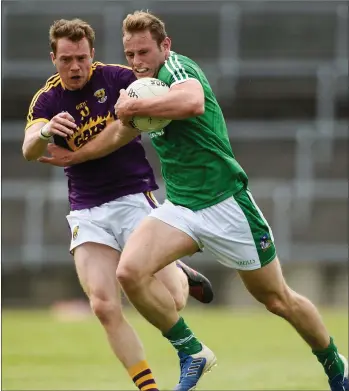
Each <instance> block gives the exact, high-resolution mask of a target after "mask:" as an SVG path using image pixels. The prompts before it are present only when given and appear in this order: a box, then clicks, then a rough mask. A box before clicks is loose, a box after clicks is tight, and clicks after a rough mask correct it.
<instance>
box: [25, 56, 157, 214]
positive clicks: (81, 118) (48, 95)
mask: <svg viewBox="0 0 349 391" xmlns="http://www.w3.org/2000/svg"><path fill="white" fill-rule="evenodd" d="M134 80H135V77H134V75H133V73H132V71H131V70H130V69H129V68H127V67H124V66H121V65H105V64H102V63H100V62H95V63H93V65H92V68H91V74H90V79H89V81H88V82H87V83H86V85H85V86H84V87H83V88H82V89H81V90H76V91H70V90H67V89H65V88H64V85H63V83H62V80H61V78H60V76H59V74H58V73H57V74H55V75H53V76H51V77H50V78H49V79H48V80H47V82H46V85H45V86H44V87H43V88H41V89H40V90H39V91H38V92H37V93H36V94H35V95H34V97H33V99H32V102H31V104H30V107H29V112H28V116H27V125H26V129H27V128H28V127H29V126H31V125H33V124H34V123H36V122H49V121H50V120H51V118H52V117H54V116H55V115H57V114H58V113H61V112H62V111H67V112H68V113H69V114H71V115H72V116H73V117H74V119H75V123H76V124H77V126H78V127H77V129H76V130H75V132H74V135H73V136H71V137H68V138H67V139H64V138H63V137H59V136H54V142H55V143H56V144H58V145H60V146H63V147H65V148H68V149H70V150H72V151H76V150H77V149H79V148H81V147H82V146H83V145H84V144H85V143H87V142H88V141H90V140H91V139H92V138H94V137H95V136H96V135H97V134H98V133H100V132H101V131H102V130H103V129H104V128H105V127H106V125H107V124H108V123H109V122H111V121H114V120H115V119H116V116H115V114H114V105H115V103H116V101H117V99H118V98H119V91H120V89H122V88H125V89H126V88H127V86H128V85H129V84H130V83H132V82H133V81H134ZM64 170H65V174H66V176H67V177H68V189H69V202H70V206H71V209H72V210H76V209H85V208H92V207H94V206H99V205H101V204H103V203H105V202H109V201H112V200H114V199H116V198H119V197H122V196H125V195H128V194H135V193H141V192H146V191H151V190H156V189H157V188H158V187H157V185H156V182H155V178H154V173H153V170H152V168H151V166H150V165H149V162H148V160H147V158H146V156H145V151H144V148H143V146H142V144H141V140H140V137H137V138H136V139H135V140H133V141H131V142H130V143H129V144H128V145H125V146H124V147H122V148H120V149H119V150H117V151H115V152H113V153H111V154H110V155H108V156H106V157H104V158H101V159H97V160H91V161H88V162H85V163H81V164H77V165H75V166H71V167H66V168H65V169H64Z"/></svg>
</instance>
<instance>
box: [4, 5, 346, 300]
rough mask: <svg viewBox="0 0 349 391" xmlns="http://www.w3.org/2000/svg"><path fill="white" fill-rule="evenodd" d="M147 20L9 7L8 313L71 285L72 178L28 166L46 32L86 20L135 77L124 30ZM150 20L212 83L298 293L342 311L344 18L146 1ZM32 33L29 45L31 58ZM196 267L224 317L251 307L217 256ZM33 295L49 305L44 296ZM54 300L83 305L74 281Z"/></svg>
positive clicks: (96, 11)
mask: <svg viewBox="0 0 349 391" xmlns="http://www.w3.org/2000/svg"><path fill="white" fill-rule="evenodd" d="M63 3H64V2H63ZM67 4H68V3H67ZM141 8H144V2H141V1H128V2H127V1H113V2H108V1H99V2H98V4H97V3H93V2H86V1H70V2H69V5H67V7H64V6H62V2H60V4H58V3H56V2H54V1H46V2H45V3H43V2H37V1H7V2H4V3H3V12H2V32H3V62H2V92H3V98H2V109H3V110H2V113H3V118H2V143H3V148H2V165H3V170H2V175H3V181H2V227H3V229H2V250H3V251H2V266H3V268H2V270H3V274H4V275H6V276H7V277H6V279H4V282H3V283H4V290H3V298H4V300H5V302H6V299H8V300H9V301H11V299H14V298H17V299H19V301H21V300H23V299H24V298H25V297H28V296H30V297H31V296H32V297H33V298H34V299H35V300H38V299H39V298H40V296H39V295H35V294H34V293H33V291H32V290H31V289H30V288H28V287H27V288H25V286H27V285H26V284H25V283H24V282H23V281H24V280H25V279H24V277H23V276H28V275H30V276H31V277H30V278H31V281H34V282H32V284H33V285H34V286H35V287H37V286H38V284H40V283H41V282H40V281H41V280H40V279H39V278H38V276H40V273H43V270H46V269H47V270H51V271H52V270H55V273H52V274H53V275H52V276H51V277H50V281H51V280H52V281H53V280H54V278H62V276H61V274H60V273H61V272H62V273H64V272H63V270H66V269H67V268H69V270H70V271H71V272H72V273H73V268H72V264H71V261H72V260H71V257H70V255H69V253H68V243H69V236H70V235H69V230H68V226H67V223H66V221H65V215H66V214H67V213H68V204H67V190H66V182H65V179H64V174H63V171H62V170H61V169H59V168H54V167H49V166H46V165H41V164H37V163H28V162H25V161H24V159H23V157H22V156H21V143H22V138H23V128H24V124H25V116H26V111H27V109H28V106H29V103H30V100H31V98H32V96H33V94H34V93H35V92H36V91H37V89H38V88H40V86H42V84H43V83H44V81H45V78H46V77H49V76H50V75H51V74H52V73H53V72H54V69H53V68H52V65H51V62H50V59H49V50H50V49H49V45H48V28H49V26H50V25H51V24H52V22H53V21H54V20H55V19H59V18H62V17H64V18H73V17H81V18H83V19H86V20H87V21H88V22H90V23H91V24H92V26H93V27H94V28H95V30H96V35H97V39H96V57H97V59H98V60H99V61H102V62H106V63H125V60H124V57H123V50H122V42H121V35H120V27H121V22H122V19H123V17H124V16H125V15H126V14H127V13H128V12H131V11H133V10H134V9H141ZM147 8H149V9H150V10H152V11H153V12H154V13H156V14H158V15H159V16H161V17H163V18H164V20H165V22H166V24H167V30H168V34H169V35H170V36H171V37H172V39H173V48H174V50H176V51H178V52H181V53H183V54H188V55H189V56H190V57H192V58H193V59H195V60H196V61H198V62H199V64H200V65H201V66H202V68H203V69H204V70H205V72H206V74H207V76H208V78H209V80H210V82H211V84H212V87H213V89H214V91H215V93H216V95H217V98H218V100H219V102H220V104H221V106H222V109H223V111H224V114H225V117H226V120H227V123H228V129H229V134H230V138H231V143H232V147H233V150H234V153H235V154H236V156H237V158H238V160H239V161H240V162H241V163H242V165H243V167H244V168H245V169H246V171H247V173H248V175H249V177H250V183H251V190H252V192H253V194H254V196H255V198H256V200H257V202H258V204H259V206H260V207H261V209H262V210H263V212H264V214H265V216H266V218H267V219H268V220H269V222H270V223H271V225H272V228H273V231H274V235H275V237H276V241H277V242H276V244H277V248H278V253H279V255H280V258H281V260H282V262H283V264H284V268H285V272H286V274H289V280H291V281H292V282H293V286H295V284H298V285H300V288H299V290H300V291H302V290H303V291H304V290H309V295H310V296H314V297H313V299H314V300H315V301H318V302H324V303H327V304H335V303H340V302H342V301H343V300H342V299H341V298H342V296H343V294H341V292H343V289H347V275H348V274H347V273H348V271H347V261H348V247H347V245H348V243H347V238H348V205H347V198H348V172H347V169H348V160H347V157H348V123H349V115H348V104H349V98H348V32H349V28H348V24H349V23H348V12H347V11H348V10H347V6H346V5H345V3H343V2H337V1H328V2H327V1H324V2H313V1H302V2H297V1H293V2H291V1H290V2H287V1H279V2H263V1H244V2H242V1H240V2H235V1H215V2H206V1H166V2H165V1H148V2H147ZM63 9H64V10H65V11H64V12H62V11H61V10H63ZM28 31H30V34H31V35H30V37H31V38H30V43H29V44H27V45H23V37H25V36H26V35H27V34H28ZM144 142H145V146H146V149H147V152H148V158H149V160H150V162H151V163H152V164H153V166H154V168H155V171H156V173H157V176H158V180H159V183H160V185H161V189H160V191H158V194H157V196H158V198H159V200H161V201H162V200H163V198H164V189H163V183H162V180H161V178H160V167H159V162H158V159H157V157H156V156H155V153H154V151H153V150H152V147H151V146H150V145H149V139H148V138H147V137H145V138H144ZM192 261H193V262H195V265H196V266H199V268H200V269H201V270H209V272H210V274H211V275H212V278H213V279H214V280H216V281H217V284H216V285H217V286H219V287H220V288H221V289H220V290H221V291H222V293H221V295H220V296H219V300H218V303H222V302H229V303H234V304H239V303H240V304H241V303H245V301H244V300H243V299H242V298H241V297H242V296H241V295H242V294H241V292H240V291H239V294H237V293H238V292H236V289H240V288H239V286H240V285H239V284H233V286H232V287H231V288H230V290H229V289H228V288H227V286H228V285H226V284H225V283H223V282H222V281H223V278H224V277H225V278H230V275H228V277H227V273H225V269H223V268H222V267H220V266H218V264H217V263H215V262H214V260H213V259H212V258H211V257H210V255H209V254H203V255H199V256H196V257H193V259H192ZM196 261H200V262H196ZM57 270H60V272H57ZM47 273H49V274H50V273H51V272H50V271H48V272H47ZM44 274H45V273H43V275H44ZM63 275H64V274H63ZM33 276H34V277H33ZM297 276H298V277H297ZM304 276H307V277H306V278H305V277H304ZM301 277H302V278H301ZM44 278H45V277H44ZM343 278H344V280H343ZM345 278H346V280H345ZM11 281H12V282H13V284H15V286H16V285H17V284H19V285H21V286H22V290H21V289H20V290H17V296H16V295H15V294H14V291H15V290H14V289H10V288H9V286H10V285H11ZM74 281H75V280H74V279H72V280H71V284H74ZM334 281H336V282H335V284H334ZM345 281H346V283H345ZM75 283H76V281H75ZM333 284H334V285H335V288H333V289H334V290H333V292H332V291H331V289H332V288H331V286H332V285H333ZM58 285H59V284H58ZM45 286H46V285H44V287H45ZM222 287H224V289H223V288H222ZM51 288H52V285H51ZM45 289H46V288H43V291H45ZM47 290H49V287H48V286H47ZM19 291H23V292H22V293H21V294H19V293H18V292H19ZM34 291H35V292H37V291H40V295H42V290H40V289H36V288H35V289H34ZM51 291H53V288H52V289H51ZM28 292H29V293H28ZM30 292H32V293H30ZM55 292H56V293H55V294H56V296H57V295H58V296H59V295H63V294H64V292H65V294H68V293H67V292H71V294H73V292H74V294H75V293H76V292H77V291H75V289H71V290H69V288H67V283H66V281H65V283H64V287H62V289H57V290H56V291H55ZM331 292H332V293H331ZM54 296H55V295H54V294H53V293H52V297H51V296H47V299H49V298H50V297H51V299H53V298H54ZM345 296H346V300H348V298H347V294H345ZM233 297H234V299H233ZM236 297H239V300H238V301H237V299H236Z"/></svg>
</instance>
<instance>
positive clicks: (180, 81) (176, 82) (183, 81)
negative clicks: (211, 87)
mask: <svg viewBox="0 0 349 391" xmlns="http://www.w3.org/2000/svg"><path fill="white" fill-rule="evenodd" d="M189 80H195V81H197V82H198V83H200V82H199V80H198V79H195V77H189V78H188V79H185V80H178V81H175V82H174V83H172V84H171V85H170V88H171V87H172V86H175V85H177V84H182V83H185V82H186V81H189ZM200 84H201V83H200Z"/></svg>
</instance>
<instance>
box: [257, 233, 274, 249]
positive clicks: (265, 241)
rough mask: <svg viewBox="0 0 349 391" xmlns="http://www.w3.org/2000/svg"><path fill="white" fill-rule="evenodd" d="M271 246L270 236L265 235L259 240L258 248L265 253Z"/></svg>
mask: <svg viewBox="0 0 349 391" xmlns="http://www.w3.org/2000/svg"><path fill="white" fill-rule="evenodd" d="M271 244H272V241H271V239H270V236H269V235H268V234H267V233H266V234H264V235H263V236H262V237H261V239H260V246H261V249H262V250H263V251H266V250H267V249H268V248H269V247H270V246H271Z"/></svg>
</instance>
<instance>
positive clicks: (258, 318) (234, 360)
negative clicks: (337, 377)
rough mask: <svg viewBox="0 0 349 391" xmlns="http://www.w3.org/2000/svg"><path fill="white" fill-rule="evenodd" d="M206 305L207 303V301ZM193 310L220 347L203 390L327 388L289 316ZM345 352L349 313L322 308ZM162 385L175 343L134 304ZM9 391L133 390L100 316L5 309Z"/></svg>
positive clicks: (172, 366) (171, 368)
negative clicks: (68, 317) (66, 317)
mask: <svg viewBox="0 0 349 391" xmlns="http://www.w3.org/2000/svg"><path fill="white" fill-rule="evenodd" d="M206 308H207V307H206ZM206 308H204V307H195V309H193V307H192V309H191V310H189V309H188V310H186V311H185V312H184V317H185V319H186V320H187V322H188V323H189V325H190V326H191V327H192V329H193V330H195V332H196V334H197V335H198V336H199V337H200V338H201V339H202V340H203V341H204V342H205V343H206V344H207V345H208V346H210V347H211V348H212V349H213V350H214V351H215V352H216V355H217V357H218V366H217V367H216V368H214V370H213V371H212V372H211V373H210V374H208V375H207V376H205V377H204V379H203V380H202V382H201V383H200V387H199V389H201V390H328V385H327V381H326V378H325V375H324V373H323V370H322V368H321V366H320V364H318V363H317V361H316V359H315V357H314V356H313V355H312V354H311V352H310V351H309V348H308V347H307V345H306V344H305V343H304V342H303V341H301V340H300V338H299V337H298V336H297V334H296V333H295V331H294V330H292V329H291V328H290V327H289V326H288V325H287V323H286V322H285V321H283V320H281V319H278V318H276V317H273V316H272V315H269V314H268V313H267V312H264V311H263V312H251V311H248V310H245V311H239V312H236V311H234V310H233V309H228V308H226V309H206ZM323 315H324V318H325V321H326V323H327V325H328V327H329V329H330V330H331V334H332V335H333V336H334V338H335V341H336V342H337V345H339V346H340V347H341V351H342V352H343V354H345V355H347V354H348V315H347V312H346V311H345V310H342V311H340V310H336V311H335V310H331V311H330V310H326V311H323ZM127 316H128V318H129V319H130V321H131V322H132V324H133V325H134V326H135V327H136V329H137V330H138V332H139V334H140V336H141V338H142V340H143V341H144V344H145V348H146V351H147V355H148V361H149V362H150V365H151V366H152V369H153V372H154V373H155V376H156V378H157V381H158V384H159V387H160V388H161V389H167V390H170V389H172V388H173V386H174V385H175V384H176V381H177V378H178V362H177V358H176V355H175V352H174V351H173V349H172V347H171V346H170V345H169V344H168V342H167V341H166V340H165V339H164V338H162V337H161V335H160V334H159V333H158V332H157V330H155V329H154V328H152V327H151V326H150V325H148V324H147V323H146V322H145V321H144V320H143V319H141V318H140V316H139V315H138V314H137V313H135V311H133V310H128V312H127ZM2 389H3V390H133V389H134V387H133V385H132V384H131V382H130V379H129V378H128V376H127V374H126V372H125V371H124V369H123V368H122V367H121V365H120V364H119V362H118V361H117V360H116V359H115V358H114V356H113V355H112V353H111V351H110V350H109V346H108V345H107V343H106V339H105V336H104V332H103V330H102V328H101V326H100V325H99V324H98V322H97V321H96V320H95V319H94V318H92V317H91V318H88V319H85V320H80V321H75V322H74V321H73V322H62V321H58V320H57V319H56V318H54V317H53V316H51V315H50V313H49V312H44V311H43V312H34V311H27V312H26V311H7V310H5V311H3V314H2Z"/></svg>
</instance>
